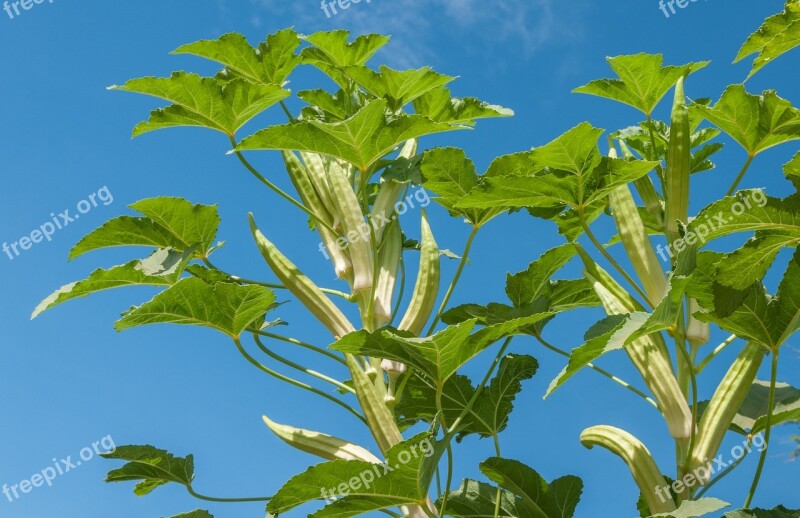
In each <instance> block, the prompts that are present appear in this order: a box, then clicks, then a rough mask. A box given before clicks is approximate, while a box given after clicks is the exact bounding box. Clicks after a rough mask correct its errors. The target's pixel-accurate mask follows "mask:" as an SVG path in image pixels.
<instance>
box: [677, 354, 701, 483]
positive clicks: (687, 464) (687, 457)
mask: <svg viewBox="0 0 800 518" xmlns="http://www.w3.org/2000/svg"><path fill="white" fill-rule="evenodd" d="M676 345H677V349H678V350H679V351H680V354H681V356H682V357H683V361H684V362H686V366H687V371H688V374H689V378H690V382H691V387H692V430H691V435H690V436H689V448H688V450H687V451H686V452H685V454H684V456H683V458H682V459H679V461H680V464H679V467H678V470H679V475H680V476H679V477H678V478H679V479H682V478H683V475H684V474H686V473H688V472H689V470H690V469H691V464H692V455H693V454H694V443H695V439H696V437H697V375H696V374H695V370H694V362H693V361H692V358H691V356H689V353H688V352H687V351H686V346H685V344H680V343H678V344H676ZM689 497H691V491H690V492H689Z"/></svg>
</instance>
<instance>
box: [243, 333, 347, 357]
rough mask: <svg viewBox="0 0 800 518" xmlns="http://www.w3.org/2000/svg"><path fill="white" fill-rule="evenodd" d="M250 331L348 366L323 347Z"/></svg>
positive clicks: (285, 337)
mask: <svg viewBox="0 0 800 518" xmlns="http://www.w3.org/2000/svg"><path fill="white" fill-rule="evenodd" d="M248 331H250V332H251V333H256V334H257V335H261V336H265V337H267V338H272V339H273V340H280V341H281V342H286V343H289V344H292V345H298V346H300V347H303V348H304V349H308V350H310V351H314V352H316V353H319V354H322V355H324V356H327V357H328V358H330V359H331V360H335V361H337V362H339V363H341V364H342V365H344V366H347V362H346V361H344V360H343V359H341V358H339V357H338V356H336V355H335V354H333V353H332V352H330V351H326V350H325V349H323V348H321V347H317V346H316V345H311V344H307V343H305V342H301V341H300V340H296V339H294V338H289V337H287V336H281V335H276V334H273V333H268V332H267V331H262V330H259V329H248Z"/></svg>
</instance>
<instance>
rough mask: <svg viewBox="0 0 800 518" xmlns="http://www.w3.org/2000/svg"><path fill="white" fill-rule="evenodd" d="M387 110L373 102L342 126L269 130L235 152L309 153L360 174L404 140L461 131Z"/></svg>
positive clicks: (381, 102) (316, 124)
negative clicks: (337, 160) (329, 158)
mask: <svg viewBox="0 0 800 518" xmlns="http://www.w3.org/2000/svg"><path fill="white" fill-rule="evenodd" d="M386 108H387V101H386V100H385V99H376V100H374V101H371V102H370V103H369V104H367V105H366V106H365V107H364V108H362V109H361V110H359V111H358V113H356V114H355V115H354V116H352V117H351V118H349V119H347V120H345V121H343V122H339V123H324V122H319V121H316V120H306V121H300V122H295V123H291V124H285V125H281V126H272V127H270V128H267V129H264V130H261V131H259V132H257V133H255V134H254V135H251V136H249V137H247V138H245V139H244V140H242V142H241V143H240V144H239V145H238V146H237V148H236V150H237V151H248V150H265V149H279V150H297V151H310V152H313V153H319V154H322V155H328V156H333V157H336V158H341V159H343V160H346V161H347V162H350V163H351V164H353V165H354V166H356V167H358V168H359V169H361V170H362V171H368V170H369V169H370V167H371V166H372V165H373V164H374V163H375V162H377V161H378V160H380V159H381V158H382V157H383V156H385V155H386V154H388V153H390V152H391V151H392V150H394V149H395V148H396V147H397V146H398V145H400V144H401V143H403V142H405V141H406V140H409V139H412V138H417V137H420V136H423V135H430V134H433V133H440V132H443V131H453V130H457V129H463V127H457V126H451V125H450V124H442V123H436V122H433V121H431V120H430V119H428V118H427V117H423V116H419V115H392V116H388V115H387V113H386Z"/></svg>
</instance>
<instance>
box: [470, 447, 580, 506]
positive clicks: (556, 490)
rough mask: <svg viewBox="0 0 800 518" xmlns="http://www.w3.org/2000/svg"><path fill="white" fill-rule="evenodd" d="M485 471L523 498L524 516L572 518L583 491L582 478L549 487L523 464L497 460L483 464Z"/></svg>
mask: <svg viewBox="0 0 800 518" xmlns="http://www.w3.org/2000/svg"><path fill="white" fill-rule="evenodd" d="M480 468H481V472H483V474H484V475H486V476H487V477H488V478H489V480H492V481H493V482H496V483H497V484H498V485H500V487H502V488H503V489H506V490H508V491H510V492H512V493H514V494H515V495H518V496H520V497H521V502H520V503H519V504H518V505H517V508H518V509H519V510H520V511H521V512H522V513H523V514H522V515H520V516H546V517H547V518H572V516H573V515H574V513H575V508H576V507H577V506H578V502H579V500H580V498H581V493H582V492H583V482H581V479H579V478H578V477H573V476H567V477H562V478H559V479H557V480H554V481H553V482H552V483H551V484H548V483H547V482H546V481H545V480H544V479H543V478H542V477H541V476H540V475H539V474H538V473H537V472H536V471H534V470H533V469H531V468H529V467H528V466H526V465H525V464H522V463H521V462H518V461H515V460H511V459H501V458H498V457H493V458H491V459H488V460H486V461H484V462H482V463H481V464H480Z"/></svg>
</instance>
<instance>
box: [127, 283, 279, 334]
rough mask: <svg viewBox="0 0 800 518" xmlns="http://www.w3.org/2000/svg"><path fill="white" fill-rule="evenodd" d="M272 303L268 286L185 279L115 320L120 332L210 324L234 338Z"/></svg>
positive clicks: (261, 315)
mask: <svg viewBox="0 0 800 518" xmlns="http://www.w3.org/2000/svg"><path fill="white" fill-rule="evenodd" d="M274 303H275V295H274V294H273V293H272V291H270V290H269V289H268V288H265V287H263V286H256V285H244V286H242V285H239V284H227V283H222V282H220V283H217V284H213V285H211V284H207V283H205V282H203V281H202V280H200V279H195V278H189V279H184V280H182V281H180V282H178V283H177V284H175V285H174V286H172V287H170V288H168V289H166V290H164V291H163V292H161V293H159V294H158V295H156V296H155V298H153V300H151V301H150V302H146V303H144V304H142V305H141V306H139V307H135V308H132V309H131V310H129V311H128V312H127V313H125V314H124V315H123V316H122V318H121V319H120V320H118V321H117V323H116V325H115V328H116V329H117V331H123V330H125V329H129V328H132V327H136V326H142V325H148V324H165V323H171V324H180V325H196V326H205V327H211V328H213V329H216V330H218V331H221V332H223V333H225V334H227V335H229V336H230V337H231V338H234V339H237V338H238V337H239V335H240V334H241V333H242V331H244V330H245V329H246V328H247V327H248V326H249V325H250V324H252V323H253V322H254V321H256V320H257V319H259V318H261V317H263V316H264V314H266V313H267V311H269V310H270V309H272V307H273V304H274Z"/></svg>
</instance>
